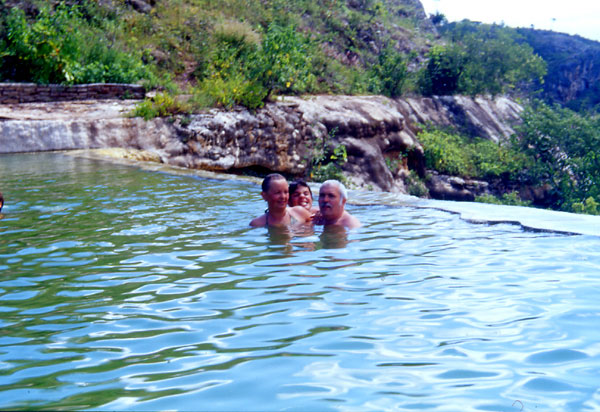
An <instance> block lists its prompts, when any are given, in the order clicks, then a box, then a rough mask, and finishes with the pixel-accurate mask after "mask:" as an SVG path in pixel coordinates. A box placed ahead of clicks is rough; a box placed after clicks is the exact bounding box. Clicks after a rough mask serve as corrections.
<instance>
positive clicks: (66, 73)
mask: <svg viewBox="0 0 600 412" xmlns="http://www.w3.org/2000/svg"><path fill="white" fill-rule="evenodd" d="M95 11H97V9H96V8H94V7H93V3H89V4H88V7H87V8H86V7H79V6H68V5H66V4H63V3H61V4H58V5H57V6H56V7H55V8H51V7H49V6H47V5H43V6H41V7H40V8H39V10H38V14H37V15H36V16H35V18H33V19H31V18H28V16H26V14H25V12H24V11H22V10H21V9H19V8H11V9H10V10H8V9H7V8H5V7H3V8H2V14H1V16H0V17H1V19H2V22H1V23H2V24H1V25H0V27H2V29H0V58H1V59H0V79H1V80H12V81H26V82H35V83H41V84H48V83H65V84H78V83H109V82H114V83H134V82H138V81H141V80H146V81H147V82H150V84H152V83H153V82H155V77H154V74H153V72H152V70H151V68H150V67H148V66H146V65H144V64H143V61H142V54H141V53H139V52H137V53H136V52H135V51H134V50H127V48H125V47H124V45H123V47H120V46H121V45H119V46H117V45H116V44H109V39H108V38H107V37H106V31H107V30H108V31H110V30H111V28H113V27H114V26H113V24H114V22H115V20H110V19H109V20H104V19H100V18H99V16H95V17H92V16H91V15H90V14H89V13H90V12H95ZM107 17H108V16H107ZM115 43H118V41H117V40H116V39H115Z"/></svg>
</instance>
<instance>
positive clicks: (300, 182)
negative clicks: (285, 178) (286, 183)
mask: <svg viewBox="0 0 600 412" xmlns="http://www.w3.org/2000/svg"><path fill="white" fill-rule="evenodd" d="M301 187H305V188H307V189H308V193H310V197H313V194H312V190H310V186H309V185H308V183H306V182H305V181H304V180H296V181H295V182H292V183H291V184H290V196H291V195H293V194H294V193H295V192H296V190H298V189H299V188H301Z"/></svg>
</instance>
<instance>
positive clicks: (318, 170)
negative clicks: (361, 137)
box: [307, 129, 348, 184]
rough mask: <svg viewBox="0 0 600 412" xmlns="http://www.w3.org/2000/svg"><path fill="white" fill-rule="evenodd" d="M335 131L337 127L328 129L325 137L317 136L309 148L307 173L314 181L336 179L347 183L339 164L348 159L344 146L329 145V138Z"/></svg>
mask: <svg viewBox="0 0 600 412" xmlns="http://www.w3.org/2000/svg"><path fill="white" fill-rule="evenodd" d="M336 133H337V129H333V130H330V131H329V133H328V134H327V136H326V137H325V138H317V139H316V140H315V142H314V146H313V147H312V149H311V152H310V155H309V158H308V159H307V161H308V162H307V164H308V175H309V177H310V179H311V180H313V181H315V182H324V181H326V180H329V179H336V180H339V181H340V182H342V183H344V184H347V183H348V182H347V179H346V177H345V176H344V172H343V171H342V168H341V166H342V165H343V164H344V163H346V162H347V161H348V153H347V152H346V146H344V145H340V146H336V147H332V146H331V139H332V138H333V137H334V136H335V134H336Z"/></svg>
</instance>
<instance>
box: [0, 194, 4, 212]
mask: <svg viewBox="0 0 600 412" xmlns="http://www.w3.org/2000/svg"><path fill="white" fill-rule="evenodd" d="M2 206H4V196H2V192H0V212H2Z"/></svg>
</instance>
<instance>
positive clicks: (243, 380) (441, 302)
mask: <svg viewBox="0 0 600 412" xmlns="http://www.w3.org/2000/svg"><path fill="white" fill-rule="evenodd" d="M0 177H1V179H2V183H1V187H0V190H2V191H3V192H4V193H5V196H6V198H7V204H6V206H5V209H3V213H4V216H3V218H2V219H1V220H0V274H1V275H2V277H1V278H0V325H1V332H0V409H1V410H7V409H12V410H57V409H61V410H65V409H66V410H69V409H71V410H100V411H108V410H111V411H114V410H117V411H118V410H136V411H150V410H152V411H154V410H185V411H189V410H206V411H231V410H247V411H250V410H307V409H313V410H344V411H353V410H356V411H365V410H377V411H380V410H428V411H430V410H435V411H458V410H460V411H520V410H553V411H558V410H560V411H582V410H599V409H600V390H599V389H598V388H600V331H599V330H598V327H597V325H598V324H600V323H599V322H600V310H599V308H598V302H599V301H600V285H599V282H598V279H597V277H598V272H599V271H598V269H599V267H600V248H599V247H598V244H599V240H600V239H599V238H598V237H597V236H590V235H566V234H564V233H555V232H548V231H537V230H536V231H531V230H526V229H524V228H523V227H521V226H519V225H515V224H504V223H496V224H483V223H477V224H475V223H472V222H469V221H467V220H464V219H461V217H460V215H458V214H456V213H449V212H446V211H443V210H437V209H431V208H420V207H411V206H391V205H389V204H384V203H386V202H382V203H381V204H378V203H377V202H376V201H375V200H376V197H375V198H374V197H373V196H375V195H373V196H371V197H370V199H371V202H370V204H362V205H350V206H349V210H350V211H351V212H352V213H353V214H355V215H356V216H357V217H359V219H360V220H361V221H362V222H363V225H364V226H363V227H362V228H360V229H358V230H356V231H353V232H350V233H348V234H345V235H344V234H343V235H340V234H339V233H331V232H328V231H323V229H322V228H319V227H317V228H315V230H314V232H312V233H311V232H308V233H303V234H301V235H297V236H294V237H289V236H287V235H286V234H282V233H276V232H273V231H271V232H269V231H268V230H266V229H262V228H261V229H250V228H249V227H248V226H247V224H248V222H249V221H250V219H251V218H252V217H255V216H257V215H258V214H260V213H261V211H262V210H263V208H264V202H262V200H261V199H260V195H259V193H258V192H259V189H258V186H256V185H255V184H253V183H249V182H247V181H239V180H219V179H213V178H205V177H194V176H182V175H177V174H171V173H166V172H162V171H146V170H141V169H139V168H136V167H131V166H125V165H118V164H112V163H107V162H102V161H98V160H91V159H82V158H75V157H71V156H67V155H63V154H55V153H46V154H20V155H5V156H0ZM383 198H384V196H383V195H382V199H383ZM469 207H470V208H476V207H477V206H469ZM520 209H521V208H516V209H513V210H515V211H516V212H515V213H517V214H518V211H519V210H520ZM482 210H484V209H482ZM485 210H486V211H490V210H492V211H493V210H494V209H488V208H486V209H485ZM526 212H527V211H523V213H524V214H525V213H526ZM491 220H493V219H491Z"/></svg>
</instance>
